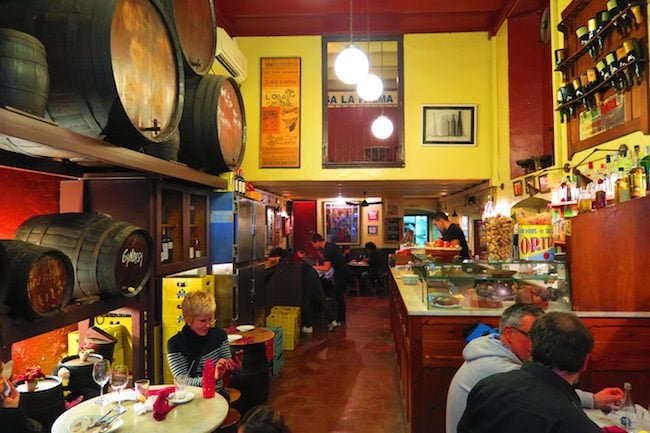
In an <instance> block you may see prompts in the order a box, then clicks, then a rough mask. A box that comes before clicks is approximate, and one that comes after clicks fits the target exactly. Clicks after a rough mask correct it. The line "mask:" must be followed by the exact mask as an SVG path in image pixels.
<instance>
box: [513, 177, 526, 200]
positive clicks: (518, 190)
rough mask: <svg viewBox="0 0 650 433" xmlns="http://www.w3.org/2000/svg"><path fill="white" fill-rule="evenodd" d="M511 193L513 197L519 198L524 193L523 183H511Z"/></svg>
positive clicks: (519, 181) (518, 181) (517, 181)
mask: <svg viewBox="0 0 650 433" xmlns="http://www.w3.org/2000/svg"><path fill="white" fill-rule="evenodd" d="M512 193H513V194H514V196H515V197H519V196H520V195H522V194H523V193H524V183H523V182H522V181H521V180H515V181H514V182H512Z"/></svg>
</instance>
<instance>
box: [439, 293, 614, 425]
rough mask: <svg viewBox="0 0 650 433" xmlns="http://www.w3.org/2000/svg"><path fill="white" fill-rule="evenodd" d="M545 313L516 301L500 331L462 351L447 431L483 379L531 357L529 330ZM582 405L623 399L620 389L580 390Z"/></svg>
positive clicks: (451, 387) (504, 316)
mask: <svg viewBox="0 0 650 433" xmlns="http://www.w3.org/2000/svg"><path fill="white" fill-rule="evenodd" d="M543 314H544V310H542V309H541V308H540V307H538V306H537V305H533V304H514V305H511V306H510V307H508V308H506V309H505V310H504V312H503V314H502V315H501V320H500V322H499V334H491V335H488V336H485V337H479V338H476V339H474V340H472V341H471V342H470V343H468V344H467V346H465V349H464V350H463V358H464V359H465V362H464V363H463V365H462V366H461V367H460V369H459V370H458V371H457V372H456V374H455V375H454V378H453V379H452V381H451V384H450V385H449V392H448V393H447V413H446V426H447V433H456V432H457V426H458V422H459V421H460V417H461V415H462V414H463V412H464V411H465V406H466V404H467V403H466V402H467V396H468V394H469V392H470V391H471V390H472V388H473V387H474V385H476V383H477V382H478V381H480V380H481V379H483V378H485V377H488V376H491V375H493V374H496V373H503V372H506V371H511V370H518V369H519V368H521V365H522V364H523V362H524V361H527V360H529V359H530V357H531V351H532V348H533V345H532V342H531V340H530V336H529V334H528V332H529V331H530V328H531V327H532V325H533V323H534V322H535V320H536V319H537V318H538V317H540V316H542V315H543ZM577 393H578V395H579V397H580V401H581V404H582V406H583V407H587V408H593V407H601V406H608V405H611V404H615V403H617V402H618V401H619V400H620V399H621V398H623V391H622V390H621V389H620V388H605V389H603V390H602V391H600V392H599V393H597V394H592V393H590V392H584V391H580V390H578V391H577Z"/></svg>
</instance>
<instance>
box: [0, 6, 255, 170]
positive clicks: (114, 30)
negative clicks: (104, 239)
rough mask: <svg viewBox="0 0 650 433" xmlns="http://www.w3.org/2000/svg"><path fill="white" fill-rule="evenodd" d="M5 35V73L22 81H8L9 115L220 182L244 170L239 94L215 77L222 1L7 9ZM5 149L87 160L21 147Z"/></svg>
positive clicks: (3, 85) (0, 9) (1, 85)
mask: <svg viewBox="0 0 650 433" xmlns="http://www.w3.org/2000/svg"><path fill="white" fill-rule="evenodd" d="M0 26H2V27H11V29H2V30H0V61H3V62H4V63H2V64H0V66H2V69H3V71H5V70H7V71H13V72H11V73H8V74H6V75H5V74H4V73H3V74H0V80H2V77H1V76H6V77H8V78H7V79H6V80H4V82H0V90H2V91H0V95H7V96H6V97H5V96H2V97H0V105H9V106H12V107H15V108H18V109H20V110H23V111H27V112H29V113H31V114H34V115H37V116H45V117H47V118H50V119H51V120H53V121H55V122H56V123H57V124H58V125H59V126H61V127H63V128H66V129H70V130H73V131H75V132H78V133H80V134H84V135H87V136H90V137H94V138H100V139H104V140H106V141H109V142H112V143H114V144H117V145H120V146H126V147H129V148H132V149H134V150H140V151H144V152H146V153H149V154H152V155H154V156H157V157H160V158H163V159H169V160H177V159H179V158H180V161H181V162H183V163H185V164H187V165H189V166H190V167H193V168H196V169H199V170H205V171H207V172H209V173H212V174H218V173H223V172H226V171H230V170H232V169H234V168H237V167H238V166H239V165H240V164H241V160H242V158H243V152H244V146H245V140H246V126H245V116H244V106H243V100H242V98H241V94H240V91H239V86H238V85H237V83H236V82H235V81H234V80H233V79H232V78H230V77H225V76H216V75H209V74H208V72H209V71H210V69H211V66H212V62H213V60H214V55H215V48H216V32H215V30H216V20H215V14H214V5H213V2H212V0H59V1H41V0H4V1H2V2H0ZM22 32H25V33H27V34H25V33H22ZM3 41H6V42H3ZM3 46H5V47H6V46H8V48H5V49H4V51H3ZM25 46H27V47H28V48H25ZM45 55H47V59H46V58H45ZM3 59H4V60H3ZM25 65H29V67H28V68H26V67H25ZM23 71H26V72H25V74H27V75H25V76H21V77H20V78H16V76H18V75H22V74H23ZM48 72H49V73H48ZM35 83H38V86H34V85H33V84H35ZM32 88H33V89H34V90H32ZM0 148H5V149H8V150H11V151H18V152H22V153H27V154H32V155H38V156H47V157H57V158H73V157H78V155H72V154H67V153H66V152H62V151H56V150H52V149H48V148H47V147H46V146H40V147H39V146H34V144H33V143H24V142H21V141H20V140H16V139H7V138H4V139H2V140H0Z"/></svg>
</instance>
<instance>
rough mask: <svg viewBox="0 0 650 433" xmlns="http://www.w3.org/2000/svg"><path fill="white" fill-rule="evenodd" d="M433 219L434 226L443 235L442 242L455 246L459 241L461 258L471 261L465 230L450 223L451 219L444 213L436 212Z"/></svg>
mask: <svg viewBox="0 0 650 433" xmlns="http://www.w3.org/2000/svg"><path fill="white" fill-rule="evenodd" d="M431 218H432V219H433V225H435V226H436V228H437V229H438V230H440V233H442V240H443V241H448V242H451V243H453V244H455V242H454V241H457V242H458V245H460V258H461V259H469V248H468V247H467V240H466V239H465V233H463V229H461V228H460V226H459V225H458V224H456V223H452V222H451V221H449V217H448V216H447V214H446V213H444V212H435V213H434V214H433V216H432V217H431Z"/></svg>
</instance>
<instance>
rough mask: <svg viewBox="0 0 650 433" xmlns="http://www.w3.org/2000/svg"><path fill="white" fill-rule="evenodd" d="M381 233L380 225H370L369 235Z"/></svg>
mask: <svg viewBox="0 0 650 433" xmlns="http://www.w3.org/2000/svg"><path fill="white" fill-rule="evenodd" d="M377 233H379V227H378V226H368V234H369V235H376V234H377Z"/></svg>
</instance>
